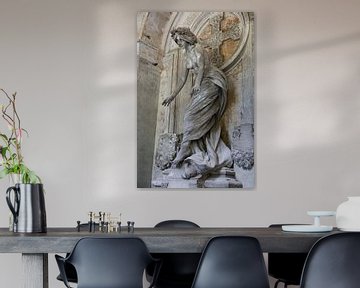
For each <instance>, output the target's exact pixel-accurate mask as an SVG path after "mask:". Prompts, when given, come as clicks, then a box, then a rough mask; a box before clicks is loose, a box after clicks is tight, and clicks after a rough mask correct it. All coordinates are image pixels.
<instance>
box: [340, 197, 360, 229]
mask: <svg viewBox="0 0 360 288" xmlns="http://www.w3.org/2000/svg"><path fill="white" fill-rule="evenodd" d="M336 226H337V227H338V228H339V229H340V230H342V231H360V196H353V197H348V200H347V201H345V202H343V203H341V204H340V205H339V206H338V208H337V209H336Z"/></svg>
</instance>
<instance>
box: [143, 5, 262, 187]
mask: <svg viewBox="0 0 360 288" xmlns="http://www.w3.org/2000/svg"><path fill="white" fill-rule="evenodd" d="M254 51H255V47H254V13H253V12H242V11H235V12H229V11H227V12H222V11H211V12H209V11H204V12H153V11H152V12H139V13H138V15H137V187H138V188H165V189H171V188H192V189H194V188H217V189H221V188H238V189H239V188H240V189H241V188H242V189H251V188H254V186H255V167H256V166H255V161H254V83H255V80H254V75H255V55H254Z"/></svg>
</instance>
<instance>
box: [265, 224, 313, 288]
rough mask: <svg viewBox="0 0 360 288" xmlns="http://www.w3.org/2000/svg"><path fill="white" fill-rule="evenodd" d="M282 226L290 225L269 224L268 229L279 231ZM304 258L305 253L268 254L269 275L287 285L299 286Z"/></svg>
mask: <svg viewBox="0 0 360 288" xmlns="http://www.w3.org/2000/svg"><path fill="white" fill-rule="evenodd" d="M282 225H290V224H271V225H270V226H269V228H280V229H281V226H282ZM291 225H293V224H291ZM296 225H298V224H296ZM306 257H307V253H268V272H269V275H270V276H272V277H274V278H276V279H279V280H280V281H281V282H284V283H286V284H287V285H300V279H301V273H302V270H303V268H304V263H305V260H306Z"/></svg>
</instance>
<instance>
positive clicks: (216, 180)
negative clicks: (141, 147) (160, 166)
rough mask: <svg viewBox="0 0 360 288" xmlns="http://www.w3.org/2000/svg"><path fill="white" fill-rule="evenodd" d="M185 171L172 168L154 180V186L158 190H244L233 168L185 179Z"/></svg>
mask: <svg viewBox="0 0 360 288" xmlns="http://www.w3.org/2000/svg"><path fill="white" fill-rule="evenodd" d="M183 173H184V171H183V169H180V168H175V169H174V168H170V169H168V170H164V171H163V175H162V177H158V178H157V179H155V180H153V182H152V186H153V187H155V188H156V187H157V188H242V187H243V185H242V183H240V182H239V181H238V180H236V178H235V171H234V169H232V168H222V169H221V170H219V171H216V172H213V173H210V174H207V175H198V176H196V177H194V178H190V179H183V178H182V174H183Z"/></svg>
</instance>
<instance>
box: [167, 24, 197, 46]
mask: <svg viewBox="0 0 360 288" xmlns="http://www.w3.org/2000/svg"><path fill="white" fill-rule="evenodd" d="M170 33H171V38H173V39H174V37H175V35H176V34H177V35H179V37H180V38H181V39H182V40H184V41H186V42H188V43H190V44H192V45H194V44H196V43H197V37H196V36H195V34H194V33H193V32H191V31H190V28H188V27H178V28H175V29H173V30H171V32H170Z"/></svg>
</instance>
